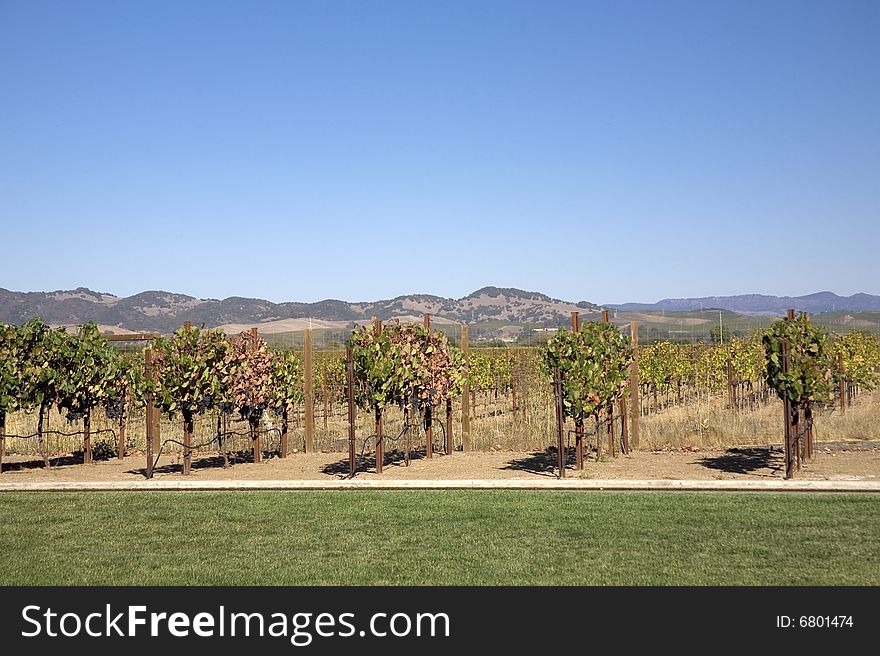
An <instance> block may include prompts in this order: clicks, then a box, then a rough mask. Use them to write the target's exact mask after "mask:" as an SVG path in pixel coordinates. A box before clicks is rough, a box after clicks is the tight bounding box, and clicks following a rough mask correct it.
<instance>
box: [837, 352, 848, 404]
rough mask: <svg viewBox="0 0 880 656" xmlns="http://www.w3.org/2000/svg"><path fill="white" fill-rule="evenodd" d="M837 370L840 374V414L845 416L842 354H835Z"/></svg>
mask: <svg viewBox="0 0 880 656" xmlns="http://www.w3.org/2000/svg"><path fill="white" fill-rule="evenodd" d="M837 370H838V373H839V374H840V383H839V386H840V414H846V368H845V367H844V365H843V353H838V354H837Z"/></svg>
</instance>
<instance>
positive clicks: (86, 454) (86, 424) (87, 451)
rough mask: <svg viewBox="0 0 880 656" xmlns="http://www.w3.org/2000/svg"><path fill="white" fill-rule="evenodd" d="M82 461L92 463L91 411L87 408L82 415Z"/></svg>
mask: <svg viewBox="0 0 880 656" xmlns="http://www.w3.org/2000/svg"><path fill="white" fill-rule="evenodd" d="M83 462H84V463H85V464H87V465H91V464H92V412H91V410H88V409H86V411H85V414H84V415H83Z"/></svg>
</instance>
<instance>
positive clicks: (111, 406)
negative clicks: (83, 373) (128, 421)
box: [104, 394, 125, 421]
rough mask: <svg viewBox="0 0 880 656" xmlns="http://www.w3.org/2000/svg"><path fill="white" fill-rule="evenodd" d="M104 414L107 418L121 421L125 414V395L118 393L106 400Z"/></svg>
mask: <svg viewBox="0 0 880 656" xmlns="http://www.w3.org/2000/svg"><path fill="white" fill-rule="evenodd" d="M104 414H106V415H107V419H112V420H114V421H119V420H120V419H122V416H123V415H124V414H125V395H124V394H117V395H116V396H111V397H109V398H107V399H105V400H104Z"/></svg>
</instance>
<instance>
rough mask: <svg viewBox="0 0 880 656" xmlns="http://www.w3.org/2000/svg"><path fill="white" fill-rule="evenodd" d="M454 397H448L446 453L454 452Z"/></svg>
mask: <svg viewBox="0 0 880 656" xmlns="http://www.w3.org/2000/svg"><path fill="white" fill-rule="evenodd" d="M452 448H453V441H452V399H451V398H447V399H446V455H447V456H448V455H451V454H452Z"/></svg>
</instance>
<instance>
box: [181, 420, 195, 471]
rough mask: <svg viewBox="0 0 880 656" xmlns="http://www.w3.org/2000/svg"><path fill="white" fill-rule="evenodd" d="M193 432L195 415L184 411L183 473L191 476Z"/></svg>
mask: <svg viewBox="0 0 880 656" xmlns="http://www.w3.org/2000/svg"><path fill="white" fill-rule="evenodd" d="M192 434H193V415H192V412H184V413H183V475H184V476H189V472H190V469H191V468H192Z"/></svg>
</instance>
